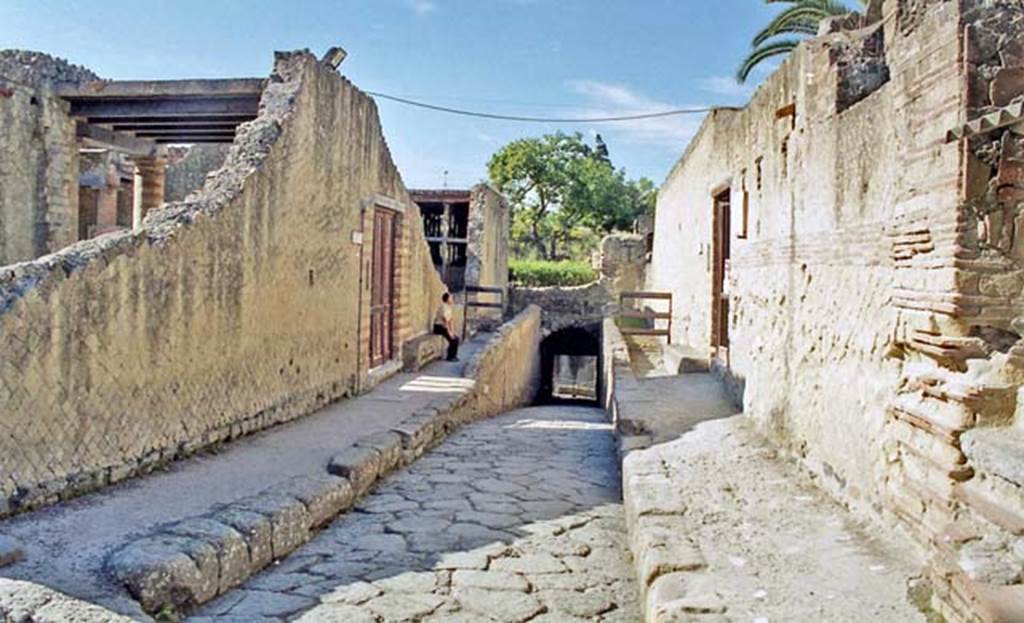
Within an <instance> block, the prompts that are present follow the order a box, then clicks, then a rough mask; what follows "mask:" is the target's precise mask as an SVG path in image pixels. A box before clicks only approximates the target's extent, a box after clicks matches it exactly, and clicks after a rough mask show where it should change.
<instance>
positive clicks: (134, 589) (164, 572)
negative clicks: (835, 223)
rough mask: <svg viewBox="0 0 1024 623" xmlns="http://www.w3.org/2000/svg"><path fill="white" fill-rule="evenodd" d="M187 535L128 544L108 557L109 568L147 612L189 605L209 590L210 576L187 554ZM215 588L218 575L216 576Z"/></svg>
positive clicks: (168, 536)
mask: <svg viewBox="0 0 1024 623" xmlns="http://www.w3.org/2000/svg"><path fill="white" fill-rule="evenodd" d="M189 541H191V539H189V538H188V537H181V536H174V535H170V534H162V535H157V536H152V537H148V538H144V539H139V540H137V541H134V542H132V543H129V544H128V545H126V546H125V547H123V548H121V549H119V550H117V551H116V552H114V553H113V554H112V555H111V556H110V558H108V559H107V562H106V568H107V570H108V571H109V572H110V574H111V575H112V576H113V577H114V578H115V580H117V582H118V583H120V584H122V585H123V586H124V587H125V588H126V589H127V590H128V592H129V593H130V594H131V596H132V597H134V598H135V600H136V601H138V602H139V605H141V606H142V609H143V610H145V611H146V612H156V611H158V610H160V609H161V608H163V607H165V606H172V607H175V608H183V607H190V606H193V605H196V604H197V603H199V601H198V600H197V598H196V596H197V595H200V594H205V593H208V592H209V588H210V587H209V582H210V578H209V577H204V575H203V572H202V571H201V570H200V569H199V566H198V565H197V564H196V562H195V561H194V560H192V558H191V557H190V556H189V555H188V554H187V553H186V551H187V550H188V549H191V546H190V544H189ZM213 585H214V587H216V578H213Z"/></svg>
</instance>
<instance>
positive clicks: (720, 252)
mask: <svg viewBox="0 0 1024 623" xmlns="http://www.w3.org/2000/svg"><path fill="white" fill-rule="evenodd" d="M730 207H731V206H730V189H728V188H727V189H725V190H723V191H722V192H720V193H718V194H717V195H715V198H714V213H713V215H712V219H711V220H712V230H713V242H714V244H713V249H714V254H713V258H712V259H713V262H712V274H711V284H712V285H711V305H712V309H711V347H712V348H713V349H714V351H715V354H716V356H719V355H724V354H725V350H726V349H727V348H728V347H729V294H728V292H727V288H726V284H727V280H728V278H729V274H728V273H729V242H730V236H731V228H730V223H729V218H730Z"/></svg>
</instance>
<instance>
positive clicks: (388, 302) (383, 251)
mask: <svg viewBox="0 0 1024 623" xmlns="http://www.w3.org/2000/svg"><path fill="white" fill-rule="evenodd" d="M394 325H395V213H394V212H392V211H391V210H384V209H381V208H377V209H375V210H374V212H373V268H372V271H371V284H370V366H371V367H375V366H379V365H381V364H382V363H384V362H386V361H390V360H391V359H392V358H393V357H394V335H393V334H394Z"/></svg>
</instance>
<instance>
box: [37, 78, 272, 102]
mask: <svg viewBox="0 0 1024 623" xmlns="http://www.w3.org/2000/svg"><path fill="white" fill-rule="evenodd" d="M266 82H267V81H266V79H265V78H228V79H214V80H96V81H93V82H85V83H82V84H81V85H73V84H65V85H59V86H58V87H57V88H56V89H55V90H56V92H57V95H59V96H61V97H64V98H67V99H72V100H82V99H109V98H145V99H152V98H165V97H170V98H177V97H232V96H250V97H251V96H255V97H257V98H258V97H259V96H260V95H261V94H262V93H263V87H264V86H265V85H266Z"/></svg>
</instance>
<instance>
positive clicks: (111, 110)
mask: <svg viewBox="0 0 1024 623" xmlns="http://www.w3.org/2000/svg"><path fill="white" fill-rule="evenodd" d="M258 113H259V98H258V97H213V98H196V97H183V98H173V99H165V98H159V99H136V100H131V99H104V98H99V99H84V100H71V116H73V117H86V118H88V119H89V120H90V121H91V122H93V123H97V122H98V118H103V119H104V121H105V122H107V123H110V122H112V121H113V120H116V119H117V118H119V117H120V118H131V119H138V118H141V117H164V118H166V117H169V118H171V119H173V120H185V119H187V118H188V117H191V116H204V117H212V116H238V115H252V116H253V117H255V116H256V115H257V114H258Z"/></svg>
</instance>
